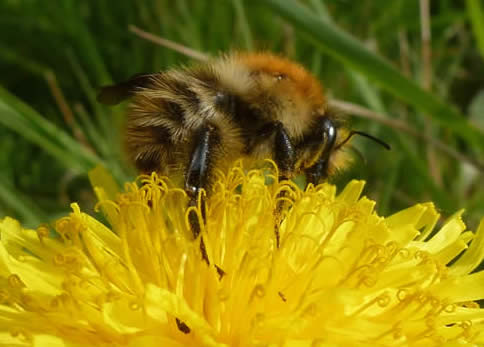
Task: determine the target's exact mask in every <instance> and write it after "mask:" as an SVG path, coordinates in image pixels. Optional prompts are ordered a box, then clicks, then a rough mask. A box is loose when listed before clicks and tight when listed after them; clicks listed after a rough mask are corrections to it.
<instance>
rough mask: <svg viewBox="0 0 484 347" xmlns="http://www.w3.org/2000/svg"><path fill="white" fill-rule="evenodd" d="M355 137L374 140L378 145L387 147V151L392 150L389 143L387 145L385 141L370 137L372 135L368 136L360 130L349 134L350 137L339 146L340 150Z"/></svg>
mask: <svg viewBox="0 0 484 347" xmlns="http://www.w3.org/2000/svg"><path fill="white" fill-rule="evenodd" d="M355 135H360V136H364V137H366V138H368V139H370V140H373V141H375V142H376V143H378V144H379V145H380V146H382V147H385V148H386V149H387V150H390V149H391V147H390V145H389V144H388V143H386V142H385V141H383V140H380V139H379V138H377V137H375V136H373V135H370V134H367V133H365V132H363V131H358V130H352V131H350V133H349V134H348V136H347V137H346V139H344V140H343V142H341V143H340V144H339V145H338V148H340V147H341V146H343V145H344V144H345V143H347V142H348V141H349V140H350V139H351V138H352V137H353V136H355Z"/></svg>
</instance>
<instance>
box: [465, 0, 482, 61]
mask: <svg viewBox="0 0 484 347" xmlns="http://www.w3.org/2000/svg"><path fill="white" fill-rule="evenodd" d="M466 5H467V13H468V15H469V19H470V21H471V25H472V30H473V31H474V36H475V38H476V41H477V47H479V51H480V53H481V56H482V58H483V59H484V8H483V6H482V0H467V1H466Z"/></svg>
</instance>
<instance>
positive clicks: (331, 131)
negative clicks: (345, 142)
mask: <svg viewBox="0 0 484 347" xmlns="http://www.w3.org/2000/svg"><path fill="white" fill-rule="evenodd" d="M320 127H321V131H322V133H323V140H325V145H324V149H323V152H322V153H321V157H319V159H318V160H317V161H316V163H315V164H314V165H313V166H311V167H310V168H308V169H306V170H305V173H306V180H307V183H308V184H309V183H312V184H314V185H316V184H318V183H319V181H320V180H321V179H326V178H327V177H328V168H329V157H330V155H331V152H332V151H333V148H334V145H335V142H336V136H337V130H336V126H335V124H334V123H333V121H332V120H331V119H329V118H323V120H322V122H321V124H320Z"/></svg>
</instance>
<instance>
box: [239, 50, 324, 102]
mask: <svg viewBox="0 0 484 347" xmlns="http://www.w3.org/2000/svg"><path fill="white" fill-rule="evenodd" d="M236 57H237V58H238V59H240V60H241V62H242V63H243V64H245V65H247V66H249V67H250V68H251V69H252V70H255V71H261V72H263V73H267V74H269V75H273V76H276V75H280V74H282V75H285V76H287V78H289V79H290V80H291V81H292V83H294V84H295V85H296V86H297V88H295V91H296V92H297V94H299V95H298V96H300V97H301V98H304V99H305V103H310V104H312V105H319V106H321V107H324V106H325V105H326V99H325V97H324V92H323V88H322V87H321V83H320V82H319V81H318V80H317V79H316V78H314V77H313V76H312V75H311V74H310V73H308V72H307V71H306V69H304V67H302V66H301V65H299V64H297V63H295V62H293V61H291V60H289V59H286V58H283V57H280V56H277V55H274V54H272V53H267V52H258V53H238V54H237V55H236Z"/></svg>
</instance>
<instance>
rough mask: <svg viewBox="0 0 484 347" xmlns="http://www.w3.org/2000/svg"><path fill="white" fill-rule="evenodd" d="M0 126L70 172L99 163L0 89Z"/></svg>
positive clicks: (65, 135) (73, 141) (67, 136)
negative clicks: (45, 152)
mask: <svg viewBox="0 0 484 347" xmlns="http://www.w3.org/2000/svg"><path fill="white" fill-rule="evenodd" d="M0 124H3V125H4V126H6V127H7V128H9V129H11V130H13V131H16V132H17V133H19V134H20V135H21V136H23V137H24V138H26V139H27V140H29V141H31V142H33V143H35V144H37V145H38V146H40V147H42V148H43V149H44V150H45V151H47V152H48V153H50V154H51V155H52V156H54V157H55V158H56V159H58V160H59V162H61V163H62V164H64V165H65V166H66V167H68V168H70V169H74V170H78V171H80V172H87V171H88V170H89V169H91V168H92V167H94V166H95V165H96V164H98V163H99V162H100V159H99V158H98V157H97V156H96V155H94V154H92V153H91V152H89V151H88V150H86V149H85V148H84V147H82V145H81V144H80V143H78V142H77V141H76V140H74V139H73V138H72V137H71V136H70V135H69V134H68V133H66V132H65V131H64V130H62V129H60V128H59V127H57V126H55V125H54V124H52V123H51V122H49V121H48V120H47V119H45V118H44V117H42V116H41V115H40V114H38V113H37V112H36V111H35V110H33V109H31V108H30V107H29V106H27V105H26V104H24V103H23V102H22V101H21V100H19V99H18V98H16V97H15V96H14V95H12V94H10V93H9V92H8V91H7V90H5V89H3V88H1V87H0Z"/></svg>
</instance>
